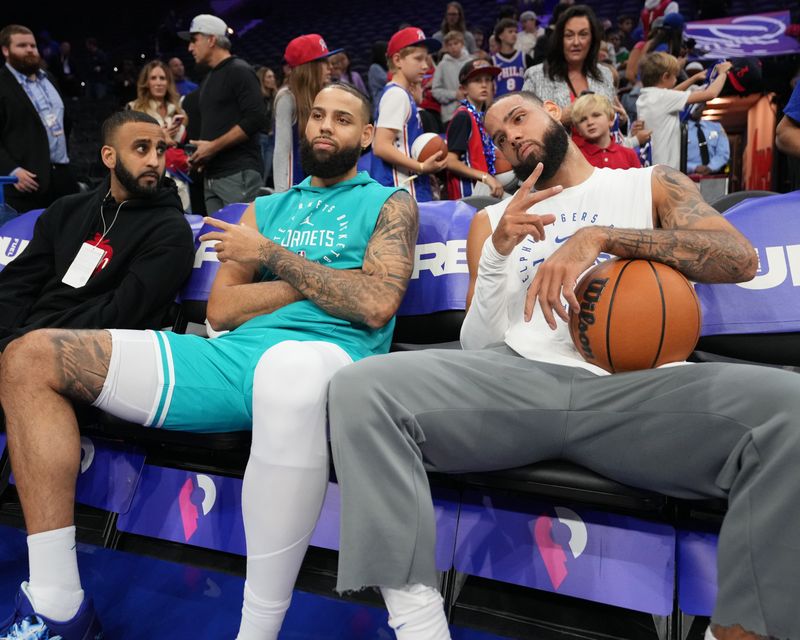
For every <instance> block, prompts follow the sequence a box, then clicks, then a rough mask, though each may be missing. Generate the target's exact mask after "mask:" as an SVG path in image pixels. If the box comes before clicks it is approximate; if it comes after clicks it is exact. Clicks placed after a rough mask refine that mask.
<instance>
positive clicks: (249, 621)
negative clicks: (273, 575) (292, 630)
mask: <svg viewBox="0 0 800 640" xmlns="http://www.w3.org/2000/svg"><path fill="white" fill-rule="evenodd" d="M291 600H292V599H291V598H289V599H288V600H283V601H276V602H272V601H269V600H262V599H261V598H259V597H258V596H257V595H256V594H254V593H253V592H252V591H251V590H250V587H249V586H248V584H247V582H245V583H244V605H243V606H242V623H241V626H240V627H239V635H238V636H236V638H237V640H275V639H277V637H278V632H279V631H280V630H281V624H283V617H284V616H285V615H286V610H287V609H288V608H289V604H290V602H291Z"/></svg>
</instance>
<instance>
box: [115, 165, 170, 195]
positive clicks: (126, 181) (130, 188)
mask: <svg viewBox="0 0 800 640" xmlns="http://www.w3.org/2000/svg"><path fill="white" fill-rule="evenodd" d="M113 171H114V175H116V176H117V180H119V183H120V184H121V185H122V186H123V187H125V190H126V191H127V192H128V193H129V194H130V195H131V197H132V198H152V197H153V196H155V195H156V193H158V190H159V188H160V187H161V183H162V182H163V180H164V174H163V173H162V174H161V175H159V176H158V180H156V182H155V183H154V184H152V185H147V184H142V183H141V182H139V181H140V180H141V179H142V178H143V177H144V176H147V175H153V174H154V173H155V172H150V171H145V172H143V173H140V174H139V175H138V176H134V175H133V174H132V173H131V172H130V171H129V170H128V168H127V167H126V166H125V164H124V163H123V162H122V159H121V158H120V157H119V156H118V157H117V166H116V167H114V169H113Z"/></svg>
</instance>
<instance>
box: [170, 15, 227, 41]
mask: <svg viewBox="0 0 800 640" xmlns="http://www.w3.org/2000/svg"><path fill="white" fill-rule="evenodd" d="M193 33H202V34H204V35H207V36H217V37H218V38H219V37H222V36H227V35H228V25H227V24H225V22H224V21H223V20H222V19H221V18H218V17H217V16H212V15H210V14H208V13H201V14H200V15H199V16H195V17H194V19H192V24H190V25H189V30H188V31H178V37H179V38H181V39H183V40H191V38H192V34H193Z"/></svg>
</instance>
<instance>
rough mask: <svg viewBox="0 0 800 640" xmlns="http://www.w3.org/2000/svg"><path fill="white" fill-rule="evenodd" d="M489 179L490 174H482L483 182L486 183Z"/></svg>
mask: <svg viewBox="0 0 800 640" xmlns="http://www.w3.org/2000/svg"><path fill="white" fill-rule="evenodd" d="M488 179H489V176H487V175H486V174H485V173H482V174H481V182H483V184H486V180H488Z"/></svg>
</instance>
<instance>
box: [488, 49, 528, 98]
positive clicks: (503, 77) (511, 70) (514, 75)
mask: <svg viewBox="0 0 800 640" xmlns="http://www.w3.org/2000/svg"><path fill="white" fill-rule="evenodd" d="M492 64H494V65H495V66H496V67H500V70H501V71H500V75H499V76H497V78H496V79H495V81H494V96H495V98H496V97H498V96H502V95H503V94H504V93H511V92H512V91H522V84H523V83H524V81H525V78H524V76H525V54H523V53H522V51H517V52H516V53H515V54H514V57H512V58H506V57H505V56H501V55H500V54H499V53H495V54H494V55H493V56H492Z"/></svg>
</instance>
